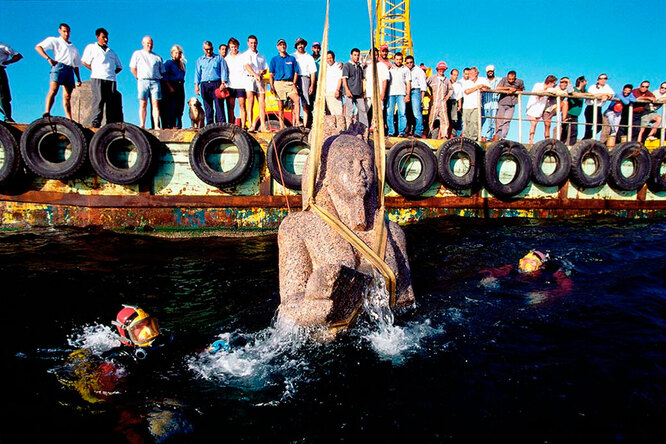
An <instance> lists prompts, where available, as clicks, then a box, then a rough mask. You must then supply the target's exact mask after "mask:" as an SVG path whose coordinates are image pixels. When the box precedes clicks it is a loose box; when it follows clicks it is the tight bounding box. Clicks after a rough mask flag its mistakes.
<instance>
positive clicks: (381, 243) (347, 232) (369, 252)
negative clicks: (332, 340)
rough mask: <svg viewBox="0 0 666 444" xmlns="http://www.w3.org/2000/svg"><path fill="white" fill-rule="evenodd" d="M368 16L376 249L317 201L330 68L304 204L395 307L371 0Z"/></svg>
mask: <svg viewBox="0 0 666 444" xmlns="http://www.w3.org/2000/svg"><path fill="white" fill-rule="evenodd" d="M329 10H330V0H327V1H326V21H325V23H324V35H323V38H322V54H327V53H328V23H329V20H328V18H329ZM368 15H369V17H370V48H371V49H370V53H371V57H372V61H371V64H370V66H371V67H372V73H373V82H372V90H373V96H372V106H373V110H374V112H373V122H374V127H375V130H374V132H373V141H374V146H375V167H376V177H377V187H378V189H377V196H378V203H379V209H378V211H377V216H376V219H375V221H374V222H375V223H374V229H375V239H374V248H370V246H368V244H366V243H365V242H364V241H363V240H361V239H360V238H359V237H358V236H357V235H356V233H354V232H353V231H352V230H351V229H350V228H349V227H347V226H346V225H345V224H344V223H343V222H342V221H341V220H340V218H339V217H338V216H337V215H334V214H332V213H331V212H329V211H328V210H326V209H325V208H323V207H321V206H319V205H318V204H317V203H316V199H315V193H314V191H315V184H316V179H317V177H318V175H319V168H320V166H321V148H322V143H323V140H322V139H323V128H324V111H325V102H324V100H325V99H324V97H325V87H326V74H327V69H328V67H327V64H326V63H324V64H322V67H321V69H320V71H319V78H318V80H317V98H316V100H315V106H314V113H313V114H314V116H313V121H312V140H311V142H312V143H311V151H310V157H309V159H310V165H309V171H308V177H307V180H308V182H307V184H308V187H307V188H306V189H305V190H304V192H303V202H304V210H307V209H308V208H311V209H312V210H313V211H314V212H315V213H317V215H318V216H319V217H321V218H322V219H323V220H324V222H326V223H327V224H328V225H329V226H330V227H331V228H333V229H334V230H335V231H337V232H338V234H340V236H342V237H343V238H344V239H345V240H347V241H348V242H349V243H350V244H351V245H352V246H353V247H355V248H356V249H357V250H358V251H359V253H361V254H362V255H363V257H365V259H366V260H368V262H370V263H371V264H372V265H373V266H374V267H375V268H377V270H378V271H379V272H380V273H381V274H382V276H383V277H384V279H385V280H386V287H387V289H388V292H389V305H390V307H393V306H394V305H395V301H396V278H395V274H394V273H393V270H391V268H390V267H389V266H388V265H387V264H386V262H385V261H384V256H385V254H386V244H387V230H386V222H385V207H384V174H385V168H386V167H385V162H386V160H385V159H386V155H385V152H386V146H385V139H384V131H383V130H384V121H383V120H384V119H383V115H382V112H381V107H380V104H379V87H378V79H377V66H376V63H375V59H374V36H373V33H372V29H373V20H372V4H371V0H368ZM362 302H363V301H362V300H359V302H358V303H357V305H356V306H355V308H354V310H353V312H352V313H351V315H350V316H349V317H348V318H347V319H345V320H343V321H340V322H338V323H335V324H332V325H330V326H329V328H330V329H331V330H334V331H338V330H343V329H345V328H346V327H348V326H349V325H350V324H351V323H352V322H353V321H354V319H355V318H356V316H357V315H358V312H359V309H360V307H361V304H362Z"/></svg>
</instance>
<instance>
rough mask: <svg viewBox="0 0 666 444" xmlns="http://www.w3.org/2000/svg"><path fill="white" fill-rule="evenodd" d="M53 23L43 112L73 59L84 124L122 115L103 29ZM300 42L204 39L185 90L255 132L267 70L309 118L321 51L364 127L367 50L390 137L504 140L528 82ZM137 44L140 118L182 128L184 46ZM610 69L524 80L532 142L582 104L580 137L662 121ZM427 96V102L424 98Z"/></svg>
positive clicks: (44, 47)
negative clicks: (83, 97) (79, 41)
mask: <svg viewBox="0 0 666 444" xmlns="http://www.w3.org/2000/svg"><path fill="white" fill-rule="evenodd" d="M58 33H59V36H58V37H47V38H46V39H44V40H43V41H42V42H40V43H38V44H37V45H36V46H35V50H36V51H37V53H38V54H39V55H40V56H42V57H43V58H44V59H46V60H47V61H48V62H49V64H50V65H51V71H50V78H49V80H50V81H49V90H48V93H47V96H46V103H45V109H44V115H49V113H50V112H51V108H52V106H53V102H54V99H55V97H56V95H57V94H58V92H59V89H60V87H61V86H62V88H63V97H62V98H63V106H64V109H65V115H66V117H68V118H70V119H71V118H72V114H71V94H72V91H73V89H74V88H75V86H76V85H77V83H78V84H79V85H80V83H81V75H80V72H79V67H80V66H84V67H86V68H87V69H89V70H90V79H91V80H90V83H91V89H92V112H91V119H92V126H93V127H99V126H100V125H101V123H102V120H103V117H104V112H106V121H107V122H114V121H122V120H123V112H122V99H121V97H120V94H119V93H118V89H117V81H116V76H117V74H118V73H119V72H121V71H122V69H123V66H122V63H121V61H120V58H119V57H118V56H117V55H116V53H115V52H114V51H113V50H112V49H110V48H109V46H108V41H109V33H108V31H107V30H106V29H104V28H99V29H97V30H96V32H95V37H96V40H97V41H96V42H94V43H91V44H89V45H87V46H86V48H85V50H84V52H83V55H82V56H79V52H78V50H77V48H76V47H75V46H74V45H73V44H72V42H71V41H70V34H71V30H70V27H69V26H68V25H67V24H65V23H62V24H60V26H59V28H58ZM307 44H308V42H307V41H306V40H305V39H303V38H298V39H297V40H296V41H295V44H294V49H295V52H293V53H291V54H289V53H288V52H287V42H286V41H285V40H284V39H279V40H278V41H277V44H276V48H277V55H275V56H274V57H272V58H271V59H270V60H269V59H267V58H266V57H265V56H264V55H263V54H262V53H260V52H259V51H258V39H257V37H256V36H254V35H250V36H249V37H248V38H247V49H246V50H245V51H244V52H241V50H240V42H239V41H238V40H237V39H236V38H233V37H232V38H230V39H229V40H228V41H227V42H226V43H223V44H221V45H219V46H218V48H217V51H218V52H217V53H216V52H215V47H214V46H213V43H212V42H211V41H205V42H204V43H203V48H202V49H203V55H201V56H200V57H198V58H197V59H196V62H195V64H194V65H195V66H194V92H195V94H196V95H197V96H200V97H201V101H202V102H203V109H204V111H205V123H206V124H211V123H213V122H225V121H227V122H233V123H236V122H237V119H236V116H235V110H236V106H238V110H239V116H238V117H239V120H240V125H241V126H242V127H243V128H254V122H255V121H258V124H259V130H260V131H269V130H270V129H271V128H270V127H269V126H268V125H267V117H266V108H265V96H266V91H267V85H266V82H265V78H268V84H269V85H270V90H271V91H272V92H273V94H274V95H275V96H276V97H277V98H278V100H277V103H278V123H279V127H280V128H283V127H284V126H285V120H284V104H286V103H289V104H290V106H291V108H292V112H291V116H292V117H291V122H290V123H291V124H293V125H301V124H302V125H304V126H308V125H310V124H311V120H312V119H311V113H312V110H313V105H314V99H315V94H316V83H317V78H318V72H319V69H320V66H321V59H322V56H325V62H324V63H325V64H327V65H328V69H327V79H326V85H325V87H324V92H325V103H326V110H327V113H329V114H334V115H343V114H344V115H347V116H356V118H357V119H358V121H359V122H361V123H363V124H365V125H368V126H371V125H370V122H372V113H373V112H374V111H375V110H373V109H372V96H373V93H374V91H373V88H372V84H373V71H372V69H371V67H372V64H371V61H372V60H374V61H375V62H376V65H377V76H378V79H377V80H378V82H377V83H378V89H377V93H378V94H379V99H380V100H379V103H381V104H382V108H383V109H382V113H383V115H384V118H385V119H384V121H385V122H386V127H385V129H384V130H385V131H386V133H387V134H388V135H390V136H398V137H406V136H413V137H423V136H424V135H425V136H429V137H434V138H440V139H447V138H451V137H454V136H457V135H462V136H465V137H468V138H472V139H479V138H480V139H481V141H495V140H501V139H504V138H506V137H507V134H508V131H509V128H510V125H511V121H512V119H513V116H514V113H515V108H516V106H517V104H518V101H519V100H520V97H519V93H525V92H526V89H525V84H524V82H523V81H522V80H521V79H519V78H518V77H517V73H516V72H515V71H514V70H509V71H508V72H507V74H506V76H505V77H498V76H496V75H495V66H494V65H488V66H486V68H485V76H480V71H479V69H478V68H477V67H470V68H464V69H463V70H462V75H461V73H460V71H459V70H458V69H452V70H451V71H450V76H447V75H446V71H447V70H448V65H447V64H446V63H445V62H444V61H440V62H439V63H437V65H436V67H435V72H434V73H433V74H432V75H430V76H427V75H426V72H427V71H429V70H428V69H427V68H426V67H425V66H424V65H423V64H421V65H417V64H416V62H415V60H414V57H413V56H411V55H407V56H406V57H405V56H404V55H403V54H402V53H400V52H398V53H395V54H393V55H392V58H389V48H388V46H381V47H380V48H379V49H377V48H374V49H373V51H372V55H370V56H369V57H368V60H366V61H363V60H362V58H361V51H360V50H359V49H358V48H353V49H352V50H351V51H350V58H349V61H348V62H346V63H340V62H338V61H336V55H335V53H334V52H333V51H328V52H327V54H325V55H322V54H321V45H320V44H319V43H318V42H314V43H313V44H312V47H311V49H312V53H308V52H307V51H306V47H307ZM141 45H142V48H141V49H139V50H137V51H134V53H133V54H132V57H131V59H130V62H129V67H130V71H131V72H132V74H133V75H134V77H135V78H136V80H137V98H138V100H139V123H140V125H141V126H142V127H145V126H146V119H147V115H148V111H149V110H150V114H151V116H152V119H151V120H152V122H151V123H152V126H153V127H154V128H160V127H161V128H182V127H183V112H184V110H185V97H186V95H185V74H186V66H187V60H186V58H185V55H184V51H183V48H182V47H181V46H180V45H173V46H172V47H171V54H170V55H171V57H170V59H169V60H167V61H166V62H165V61H164V60H163V59H162V57H160V56H159V55H158V54H156V53H155V52H154V51H153V39H152V38H151V37H150V36H145V37H144V38H143V39H142V41H141ZM49 52H50V53H51V54H49ZM21 58H22V56H21V54H19V53H17V52H16V51H14V50H12V48H11V47H9V46H8V45H5V44H0V110H2V112H3V113H4V115H5V120H7V121H10V122H11V121H13V120H12V116H11V103H10V102H11V95H10V91H9V83H8V80H7V75H6V73H5V67H6V66H7V65H9V64H11V63H15V62H18V61H19V60H20V59H21ZM75 79H76V82H75ZM607 80H608V76H607V75H606V74H600V75H599V76H598V78H597V82H596V83H595V84H594V85H591V86H589V87H588V86H587V80H586V79H585V77H583V76H581V77H578V78H577V79H576V81H575V82H574V83H572V82H571V80H570V79H569V78H568V77H561V78H560V79H559V80H558V78H557V77H556V76H554V75H549V76H547V77H546V79H545V80H544V81H543V82H538V83H536V84H535V85H534V86H533V88H532V90H531V93H534V95H529V100H528V102H527V106H526V115H527V119H528V120H529V122H530V130H529V143H533V141H534V136H535V133H536V128H537V125H538V123H539V122H543V124H544V136H545V137H546V138H550V137H554V138H559V139H561V140H562V141H564V142H566V143H568V144H573V143H575V141H576V140H577V138H578V124H579V122H578V119H579V117H580V116H581V114H582V115H584V116H585V132H584V136H583V138H586V139H587V138H592V137H594V136H596V134H595V133H594V131H595V128H596V131H597V132H599V131H601V132H602V134H601V139H602V142H603V141H604V139H605V138H608V137H609V136H611V135H615V136H616V137H621V136H623V135H626V131H627V126H628V124H629V119H630V114H631V122H630V123H631V124H632V125H633V126H634V127H636V128H637V129H636V131H635V132H634V133H633V134H632V135H633V136H634V139H636V138H638V139H640V140H643V138H650V137H655V136H656V132H657V130H658V128H659V126H660V124H661V116H660V114H659V112H658V110H659V109H660V107H661V106H662V104H663V103H664V101H665V100H666V99H665V98H666V82H662V83H661V85H660V87H659V88H658V89H656V90H654V91H652V92H650V90H649V87H650V82H648V81H647V80H646V81H643V82H641V83H640V86H639V87H638V88H635V89H634V88H633V86H632V85H625V86H624V87H623V89H622V92H621V93H617V94H616V93H615V92H614V90H613V89H612V88H611V87H610V86H609V85H608V84H607ZM539 93H543V94H542V95H538V94H539ZM255 103H257V104H258V106H257V107H256V109H257V111H258V112H256V114H257V115H253V114H254V113H255ZM425 103H428V104H429V105H428V106H427V107H426V106H425ZM149 104H150V107H149V106H148V105H149ZM424 107H425V109H426V113H425V114H426V116H427V120H426V122H424V119H423V115H424ZM630 108H631V113H630V112H629V109H630ZM595 109H596V116H595V115H594V113H595ZM553 119H556V120H558V121H559V122H561V125H557V127H556V128H557V130H559V133H557V131H556V130H555V129H553V125H552V121H553ZM581 123H582V122H581ZM479 125H481V128H480V127H479ZM646 128H647V130H646ZM373 130H374V128H373ZM425 131H428V134H425Z"/></svg>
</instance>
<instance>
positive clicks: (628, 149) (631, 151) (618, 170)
mask: <svg viewBox="0 0 666 444" xmlns="http://www.w3.org/2000/svg"><path fill="white" fill-rule="evenodd" d="M624 159H632V160H633V162H634V173H633V174H632V175H631V176H629V177H627V176H625V175H624V174H622V161H623V160H624ZM651 167H652V160H651V159H650V153H649V152H648V150H647V148H645V147H644V146H643V144H641V143H640V142H624V143H621V144H619V145H616V146H615V147H613V150H612V151H611V153H610V173H609V176H608V180H609V182H610V183H611V185H612V186H613V188H616V189H618V190H621V191H635V190H638V189H639V188H641V187H642V186H643V185H645V183H646V182H647V180H648V179H649V178H650V172H651Z"/></svg>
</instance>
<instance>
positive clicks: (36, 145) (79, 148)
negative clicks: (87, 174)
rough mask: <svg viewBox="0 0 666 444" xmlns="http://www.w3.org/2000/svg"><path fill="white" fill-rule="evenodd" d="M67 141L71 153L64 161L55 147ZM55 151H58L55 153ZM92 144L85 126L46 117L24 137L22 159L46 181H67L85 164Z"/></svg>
mask: <svg viewBox="0 0 666 444" xmlns="http://www.w3.org/2000/svg"><path fill="white" fill-rule="evenodd" d="M65 141H67V143H68V146H69V148H70V149H71V153H70V155H69V157H68V158H67V159H64V158H63V159H61V158H60V156H59V155H58V154H56V153H55V152H54V151H61V148H57V147H55V146H54V145H55V144H59V145H60V146H61V147H62V143H64V142H65ZM54 148H55V150H54ZM87 154H88V142H87V140H86V137H85V135H84V134H83V129H82V128H81V126H80V125H79V124H78V123H76V122H74V121H73V120H69V119H66V118H64V117H50V116H49V117H42V118H41V119H37V120H35V121H34V122H32V123H31V124H30V125H28V127H27V128H26V129H25V130H24V131H23V135H22V136H21V157H23V161H24V162H25V164H26V166H27V167H28V168H29V169H30V170H31V171H32V172H33V173H35V174H37V175H38V176H41V177H44V178H46V179H58V180H59V179H66V178H69V177H71V176H73V175H74V174H75V173H76V172H77V171H78V170H79V169H80V168H81V167H82V166H83V164H84V163H85V161H86V156H87Z"/></svg>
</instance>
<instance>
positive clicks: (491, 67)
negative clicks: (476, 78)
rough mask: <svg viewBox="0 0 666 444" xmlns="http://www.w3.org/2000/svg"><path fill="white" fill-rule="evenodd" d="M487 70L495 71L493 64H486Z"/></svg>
mask: <svg viewBox="0 0 666 444" xmlns="http://www.w3.org/2000/svg"><path fill="white" fill-rule="evenodd" d="M488 71H493V72H494V71H495V65H488V66H486V72H488Z"/></svg>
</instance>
